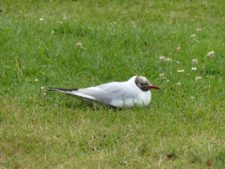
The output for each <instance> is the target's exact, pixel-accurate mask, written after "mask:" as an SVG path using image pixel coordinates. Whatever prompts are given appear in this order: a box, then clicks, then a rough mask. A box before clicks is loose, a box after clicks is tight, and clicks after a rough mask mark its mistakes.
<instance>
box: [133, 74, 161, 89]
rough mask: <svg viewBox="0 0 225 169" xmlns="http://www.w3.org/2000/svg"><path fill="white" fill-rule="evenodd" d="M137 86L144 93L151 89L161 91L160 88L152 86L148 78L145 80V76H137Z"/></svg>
mask: <svg viewBox="0 0 225 169" xmlns="http://www.w3.org/2000/svg"><path fill="white" fill-rule="evenodd" d="M135 84H136V85H137V87H139V89H141V90H142V91H148V90H151V89H159V87H157V86H155V85H153V84H151V83H150V82H149V81H148V79H147V78H145V77H144V76H137V77H136V78H135Z"/></svg>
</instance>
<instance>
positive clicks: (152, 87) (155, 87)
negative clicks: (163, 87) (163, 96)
mask: <svg viewBox="0 0 225 169" xmlns="http://www.w3.org/2000/svg"><path fill="white" fill-rule="evenodd" d="M148 88H149V89H150V90H151V89H156V90H159V89H160V88H159V87H158V86H155V85H152V84H151V85H149V86H148Z"/></svg>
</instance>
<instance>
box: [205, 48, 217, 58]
mask: <svg viewBox="0 0 225 169" xmlns="http://www.w3.org/2000/svg"><path fill="white" fill-rule="evenodd" d="M206 56H207V57H209V58H212V57H214V56H215V52H214V51H213V50H212V51H209V52H208V53H207V55H206Z"/></svg>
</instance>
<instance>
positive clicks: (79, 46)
mask: <svg viewBox="0 0 225 169" xmlns="http://www.w3.org/2000/svg"><path fill="white" fill-rule="evenodd" d="M76 47H78V48H81V49H84V46H83V44H82V43H81V42H78V43H76Z"/></svg>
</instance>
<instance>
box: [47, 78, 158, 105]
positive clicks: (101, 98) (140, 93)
mask: <svg viewBox="0 0 225 169" xmlns="http://www.w3.org/2000/svg"><path fill="white" fill-rule="evenodd" d="M151 89H159V87H157V86H155V85H152V84H151V83H150V82H149V81H148V79H147V78H145V77H143V76H133V77H131V78H130V79H129V80H128V81H125V82H110V83H105V84H101V85H98V86H95V87H88V88H80V89H64V88H50V89H49V90H50V91H58V92H61V93H65V94H69V95H73V96H77V97H81V98H84V99H88V100H93V101H97V102H99V103H103V104H105V105H109V106H112V107H117V108H121V107H133V106H135V105H139V106H147V105H149V103H150V102H151V92H150V90H151Z"/></svg>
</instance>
